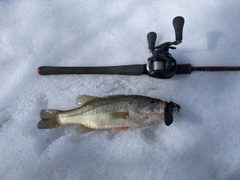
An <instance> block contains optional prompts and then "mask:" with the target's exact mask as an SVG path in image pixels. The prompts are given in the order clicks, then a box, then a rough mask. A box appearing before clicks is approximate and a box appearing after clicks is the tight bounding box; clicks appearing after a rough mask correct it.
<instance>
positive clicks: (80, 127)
mask: <svg viewBox="0 0 240 180" xmlns="http://www.w3.org/2000/svg"><path fill="white" fill-rule="evenodd" d="M94 130H95V129H92V128H89V127H86V126H83V125H77V128H76V132H77V133H80V134H84V133H88V132H91V131H94Z"/></svg>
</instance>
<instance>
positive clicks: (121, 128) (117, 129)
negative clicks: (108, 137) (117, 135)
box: [114, 126, 129, 131]
mask: <svg viewBox="0 0 240 180" xmlns="http://www.w3.org/2000/svg"><path fill="white" fill-rule="evenodd" d="M128 128H129V127H127V126H123V127H117V128H114V130H116V131H123V130H127V129H128Z"/></svg>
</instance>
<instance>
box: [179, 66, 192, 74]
mask: <svg viewBox="0 0 240 180" xmlns="http://www.w3.org/2000/svg"><path fill="white" fill-rule="evenodd" d="M191 72H192V65H191V64H178V65H177V72H176V74H191Z"/></svg>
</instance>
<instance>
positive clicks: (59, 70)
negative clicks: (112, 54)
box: [38, 64, 146, 75]
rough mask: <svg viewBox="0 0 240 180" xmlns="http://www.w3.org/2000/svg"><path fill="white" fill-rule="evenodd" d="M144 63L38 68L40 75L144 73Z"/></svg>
mask: <svg viewBox="0 0 240 180" xmlns="http://www.w3.org/2000/svg"><path fill="white" fill-rule="evenodd" d="M145 71H146V65H145V64H140V65H123V66H98V67H58V66H41V67H39V68H38V74H40V75H60V74H121V75H141V74H144V73H146V72H145Z"/></svg>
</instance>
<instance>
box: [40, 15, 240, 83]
mask: <svg viewBox="0 0 240 180" xmlns="http://www.w3.org/2000/svg"><path fill="white" fill-rule="evenodd" d="M183 26H184V18H183V17H181V16H178V17H175V18H174V19H173V27H174V30H175V41H173V42H165V43H163V44H160V45H159V46H155V42H156V39H157V34H156V33H155V32H149V33H148V35H147V40H148V45H149V50H150V52H151V53H152V56H151V57H149V58H148V60H147V64H135V65H123V66H97V67H59V66H41V67H39V68H38V73H39V74H40V75H61V74H118V75H142V74H146V75H148V76H151V77H154V78H161V79H168V78H172V77H173V76H174V75H175V74H190V73H192V72H193V71H240V66H200V67H194V66H192V65H191V64H177V62H176V60H175V59H174V58H173V56H172V54H170V53H169V49H176V47H174V45H178V44H180V43H181V42H182V32H183Z"/></svg>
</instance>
